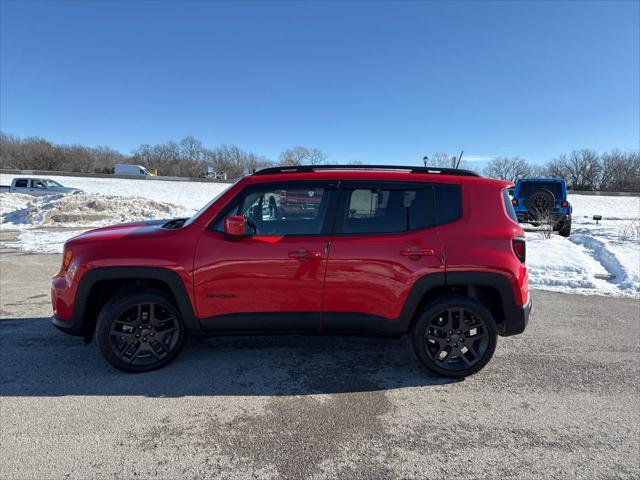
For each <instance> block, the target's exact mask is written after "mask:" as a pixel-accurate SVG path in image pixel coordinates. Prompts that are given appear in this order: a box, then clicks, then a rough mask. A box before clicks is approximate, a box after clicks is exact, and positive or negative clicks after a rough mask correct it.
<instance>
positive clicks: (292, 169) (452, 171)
mask: <svg viewBox="0 0 640 480" xmlns="http://www.w3.org/2000/svg"><path fill="white" fill-rule="evenodd" d="M318 170H402V171H408V172H409V173H432V174H440V175H457V176H462V177H479V176H480V175H478V174H477V173H476V172H472V171H470V170H461V169H458V168H441V167H412V166H403V165H297V166H289V167H287V166H284V167H270V168H263V169H262V170H258V171H257V172H255V173H254V175H276V174H279V173H310V172H315V171H318Z"/></svg>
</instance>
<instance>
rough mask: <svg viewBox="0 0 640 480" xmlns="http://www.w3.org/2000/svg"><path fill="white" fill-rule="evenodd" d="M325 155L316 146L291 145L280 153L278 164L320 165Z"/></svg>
mask: <svg viewBox="0 0 640 480" xmlns="http://www.w3.org/2000/svg"><path fill="white" fill-rule="evenodd" d="M326 159H327V155H326V154H325V153H324V152H323V151H322V150H320V149H318V148H306V147H301V146H297V147H293V148H289V149H287V150H285V151H284V152H282V153H281V154H280V165H291V166H295V165H320V164H322V163H323V162H324V161H325V160H326Z"/></svg>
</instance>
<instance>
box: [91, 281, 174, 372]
mask: <svg viewBox="0 0 640 480" xmlns="http://www.w3.org/2000/svg"><path fill="white" fill-rule="evenodd" d="M184 337H185V329H184V326H183V323H182V318H181V317H180V313H179V312H178V310H177V309H176V307H175V306H174V304H173V303H172V302H170V301H168V300H166V299H165V298H164V296H163V295H161V294H160V293H156V292H139V293H130V294H126V293H124V294H122V295H118V296H116V297H114V298H113V299H112V300H110V301H109V302H107V304H106V305H105V306H104V308H103V309H102V311H101V312H100V315H99V316H98V320H97V323H96V340H97V343H98V348H99V349H100V352H101V353H102V356H103V357H104V358H105V359H106V360H107V361H108V362H109V363H110V364H111V365H113V366H114V367H116V368H118V369H120V370H123V371H126V372H146V371H149V370H154V369H156V368H160V367H162V366H164V365H166V364H167V363H169V362H170V361H171V360H173V359H174V358H175V356H176V355H177V354H178V352H179V351H180V348H182V344H183V342H184Z"/></svg>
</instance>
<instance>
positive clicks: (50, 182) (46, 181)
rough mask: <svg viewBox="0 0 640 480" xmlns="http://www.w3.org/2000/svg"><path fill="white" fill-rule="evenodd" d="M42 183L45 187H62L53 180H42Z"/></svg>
mask: <svg viewBox="0 0 640 480" xmlns="http://www.w3.org/2000/svg"><path fill="white" fill-rule="evenodd" d="M44 183H45V184H46V185H47V187H61V186H62V185H60V184H59V183H58V182H55V181H53V180H44Z"/></svg>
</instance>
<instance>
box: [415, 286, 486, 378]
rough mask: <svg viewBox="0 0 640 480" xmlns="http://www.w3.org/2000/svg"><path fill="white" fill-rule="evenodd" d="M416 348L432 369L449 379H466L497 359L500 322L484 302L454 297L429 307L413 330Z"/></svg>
mask: <svg viewBox="0 0 640 480" xmlns="http://www.w3.org/2000/svg"><path fill="white" fill-rule="evenodd" d="M412 336H413V348H414V350H415V352H416V355H417V357H418V358H419V359H420V361H421V362H422V363H423V364H424V366H425V367H427V368H428V369H429V370H431V371H433V372H435V373H437V374H439V375H444V376H448V377H466V376H469V375H472V374H474V373H476V372H478V371H479V370H480V369H482V368H483V367H484V366H485V365H486V364H487V363H488V362H489V360H490V359H491V357H492V356H493V352H494V351H495V349H496V343H497V339H498V331H497V328H496V322H495V320H494V319H493V316H492V315H491V312H490V311H489V310H487V308H486V307H485V306H484V305H482V304H481V303H479V302H477V301H475V300H473V299H471V298H469V297H464V296H452V297H449V298H445V299H441V300H438V301H436V302H435V303H433V304H431V305H428V306H427V307H426V309H425V310H424V311H423V312H422V313H421V314H420V317H419V318H418V321H417V322H416V324H415V327H414V329H413V335H412Z"/></svg>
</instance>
